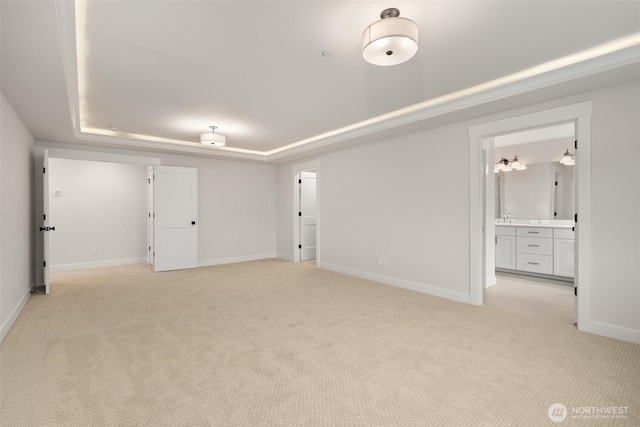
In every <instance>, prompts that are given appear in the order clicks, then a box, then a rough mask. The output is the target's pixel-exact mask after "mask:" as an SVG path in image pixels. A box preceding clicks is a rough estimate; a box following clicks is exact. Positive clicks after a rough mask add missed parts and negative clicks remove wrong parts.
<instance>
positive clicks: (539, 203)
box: [484, 122, 575, 324]
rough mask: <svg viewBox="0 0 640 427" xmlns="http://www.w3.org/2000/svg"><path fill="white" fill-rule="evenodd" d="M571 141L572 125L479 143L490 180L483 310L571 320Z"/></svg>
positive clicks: (573, 132)
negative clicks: (490, 221) (491, 308)
mask: <svg viewBox="0 0 640 427" xmlns="http://www.w3.org/2000/svg"><path fill="white" fill-rule="evenodd" d="M574 141H575V123H573V122H570V123H566V124H559V125H553V126H546V127H541V128H535V129H530V130H527V131H522V132H515V133H510V134H506V135H500V136H496V137H493V138H489V139H487V140H486V141H484V149H485V150H487V151H489V152H490V151H493V156H491V155H485V159H486V160H487V161H489V159H491V158H493V161H492V162H491V163H489V164H487V165H486V166H487V168H488V169H493V175H494V179H493V182H491V175H490V174H488V175H487V177H486V178H487V181H489V182H487V185H486V187H488V189H489V190H488V191H485V200H484V203H485V206H486V209H485V213H486V214H487V215H488V214H489V212H494V214H493V219H494V222H495V223H494V229H493V233H492V230H487V240H488V241H489V242H491V241H493V242H494V245H493V247H491V246H490V245H489V244H488V245H487V252H488V253H487V260H488V261H490V260H491V259H492V258H493V259H494V262H493V265H492V263H491V262H487V263H486V265H487V267H486V268H487V277H488V278H489V280H487V283H486V286H485V289H484V302H485V304H486V305H491V306H494V307H496V308H499V309H502V310H506V311H511V312H516V313H521V314H525V315H529V316H533V317H536V318H541V319H546V320H553V321H558V322H561V323H565V324H572V323H574V322H575V319H574V316H573V311H574V301H573V298H574V294H573V279H574V271H575V269H574V263H575V250H574V246H575V245H574V242H575V236H574V234H575V232H574V212H575V197H574V194H575V191H574V187H575V186H574V182H575V180H574V165H575V153H574ZM491 190H494V192H493V194H491ZM492 251H493V254H492V253H491V252H492Z"/></svg>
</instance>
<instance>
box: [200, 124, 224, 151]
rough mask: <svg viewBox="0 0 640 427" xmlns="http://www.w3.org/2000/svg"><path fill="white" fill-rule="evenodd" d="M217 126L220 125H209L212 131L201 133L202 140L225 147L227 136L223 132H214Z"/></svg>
mask: <svg viewBox="0 0 640 427" xmlns="http://www.w3.org/2000/svg"><path fill="white" fill-rule="evenodd" d="M217 128H218V126H209V129H211V132H206V133H203V134H201V135H200V142H201V143H203V144H205V145H211V146H213V147H224V146H225V145H226V138H225V136H224V135H222V134H219V133H214V131H215V130H216V129H217Z"/></svg>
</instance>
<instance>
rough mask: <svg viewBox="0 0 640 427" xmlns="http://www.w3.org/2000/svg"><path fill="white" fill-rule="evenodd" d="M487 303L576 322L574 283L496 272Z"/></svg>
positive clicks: (524, 312) (572, 322)
mask: <svg viewBox="0 0 640 427" xmlns="http://www.w3.org/2000/svg"><path fill="white" fill-rule="evenodd" d="M496 278H497V283H496V284H495V285H494V286H491V287H490V288H488V289H485V290H484V303H485V304H486V305H489V306H492V307H496V308H499V309H502V310H505V311H509V312H513V313H519V314H525V315H528V316H532V317H538V318H542V319H547V320H553V321H557V322H561V323H564V324H574V323H575V322H574V320H573V304H574V302H573V283H571V282H563V281H558V280H551V279H542V278H538V277H529V276H521V275H518V274H509V273H502V272H496Z"/></svg>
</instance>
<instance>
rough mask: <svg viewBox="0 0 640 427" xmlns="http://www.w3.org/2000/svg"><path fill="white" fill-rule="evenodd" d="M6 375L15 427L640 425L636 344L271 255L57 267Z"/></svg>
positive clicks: (13, 334) (2, 376)
mask: <svg viewBox="0 0 640 427" xmlns="http://www.w3.org/2000/svg"><path fill="white" fill-rule="evenodd" d="M0 381H1V382H0V384H1V389H0V398H1V412H0V416H1V418H0V424H1V425H2V426H3V427H8V426H431V425H433V426H501V425H510V426H529V425H530V426H544V425H588V426H595V425H616V426H638V425H639V424H640V346H638V345H635V344H631V343H626V342H622V341H618V340H614V339H608V338H604V337H600V336H596V335H591V334H586V333H582V332H579V331H578V330H576V328H575V327H574V326H572V325H564V324H561V323H559V322H552V321H545V320H541V319H536V318H534V317H531V316H526V315H521V314H517V313H510V312H507V311H504V310H499V309H495V308H492V307H489V306H483V307H473V306H469V305H465V304H461V303H456V302H453V301H449V300H445V299H441V298H436V297H432V296H429V295H423V294H420V293H416V292H411V291H407V290H403V289H398V288H394V287H391V286H387V285H382V284H378V283H374V282H370V281H367V280H362V279H357V278H352V277H348V276H345V275H341V274H336V273H332V272H328V271H323V270H321V269H317V268H315V266H314V265H313V264H312V263H297V264H296V263H291V262H286V261H281V260H275V259H274V260H264V261H256V262H249V263H240V264H232V265H222V266H216V267H208V268H200V269H197V270H189V271H176V272H167V273H158V274H154V273H152V272H151V270H150V268H149V266H147V265H132V266H124V267H111V268H102V269H95V270H84V271H76V272H66V273H57V274H55V275H54V276H53V282H52V293H51V294H50V295H48V296H43V295H35V296H33V297H32V298H31V299H30V300H29V302H28V303H27V305H26V307H25V309H24V311H23V312H22V314H21V315H20V317H19V318H18V320H17V321H16V323H15V324H14V326H13V328H12V329H11V331H10V332H9V334H8V335H7V337H6V338H5V340H4V342H3V343H2V345H1V346H0ZM554 403H562V404H564V405H565V406H566V408H567V409H568V412H569V415H568V416H567V418H566V420H565V421H564V422H563V423H561V424H554V423H552V421H551V420H550V419H549V418H548V409H549V407H550V405H552V404H554ZM586 407H588V408H608V407H627V408H628V409H626V414H623V417H622V418H616V419H611V418H608V419H603V418H602V417H600V418H598V419H578V418H575V417H576V416H577V414H573V413H572V411H573V410H574V409H575V408H578V411H581V412H582V414H581V415H582V416H583V417H584V416H585V414H584V411H585V410H584V408H586ZM580 408H582V409H580ZM601 410H602V409H601ZM589 411H591V410H589ZM618 411H621V410H620V409H618Z"/></svg>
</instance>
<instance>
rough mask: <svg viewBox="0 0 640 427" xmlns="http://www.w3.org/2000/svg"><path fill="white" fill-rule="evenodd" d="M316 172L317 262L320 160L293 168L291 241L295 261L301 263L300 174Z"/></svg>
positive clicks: (318, 247) (318, 259)
mask: <svg viewBox="0 0 640 427" xmlns="http://www.w3.org/2000/svg"><path fill="white" fill-rule="evenodd" d="M309 170H315V171H316V186H317V187H316V262H319V261H320V249H321V246H320V160H312V161H309V162H304V163H298V164H295V165H292V166H291V184H292V191H293V199H292V200H293V212H292V214H293V233H292V236H293V239H292V241H291V249H292V251H293V261H294V262H299V261H300V249H299V247H298V245H299V244H300V217H299V216H298V212H300V193H299V192H298V179H299V178H298V176H299V175H300V172H303V171H309Z"/></svg>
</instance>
